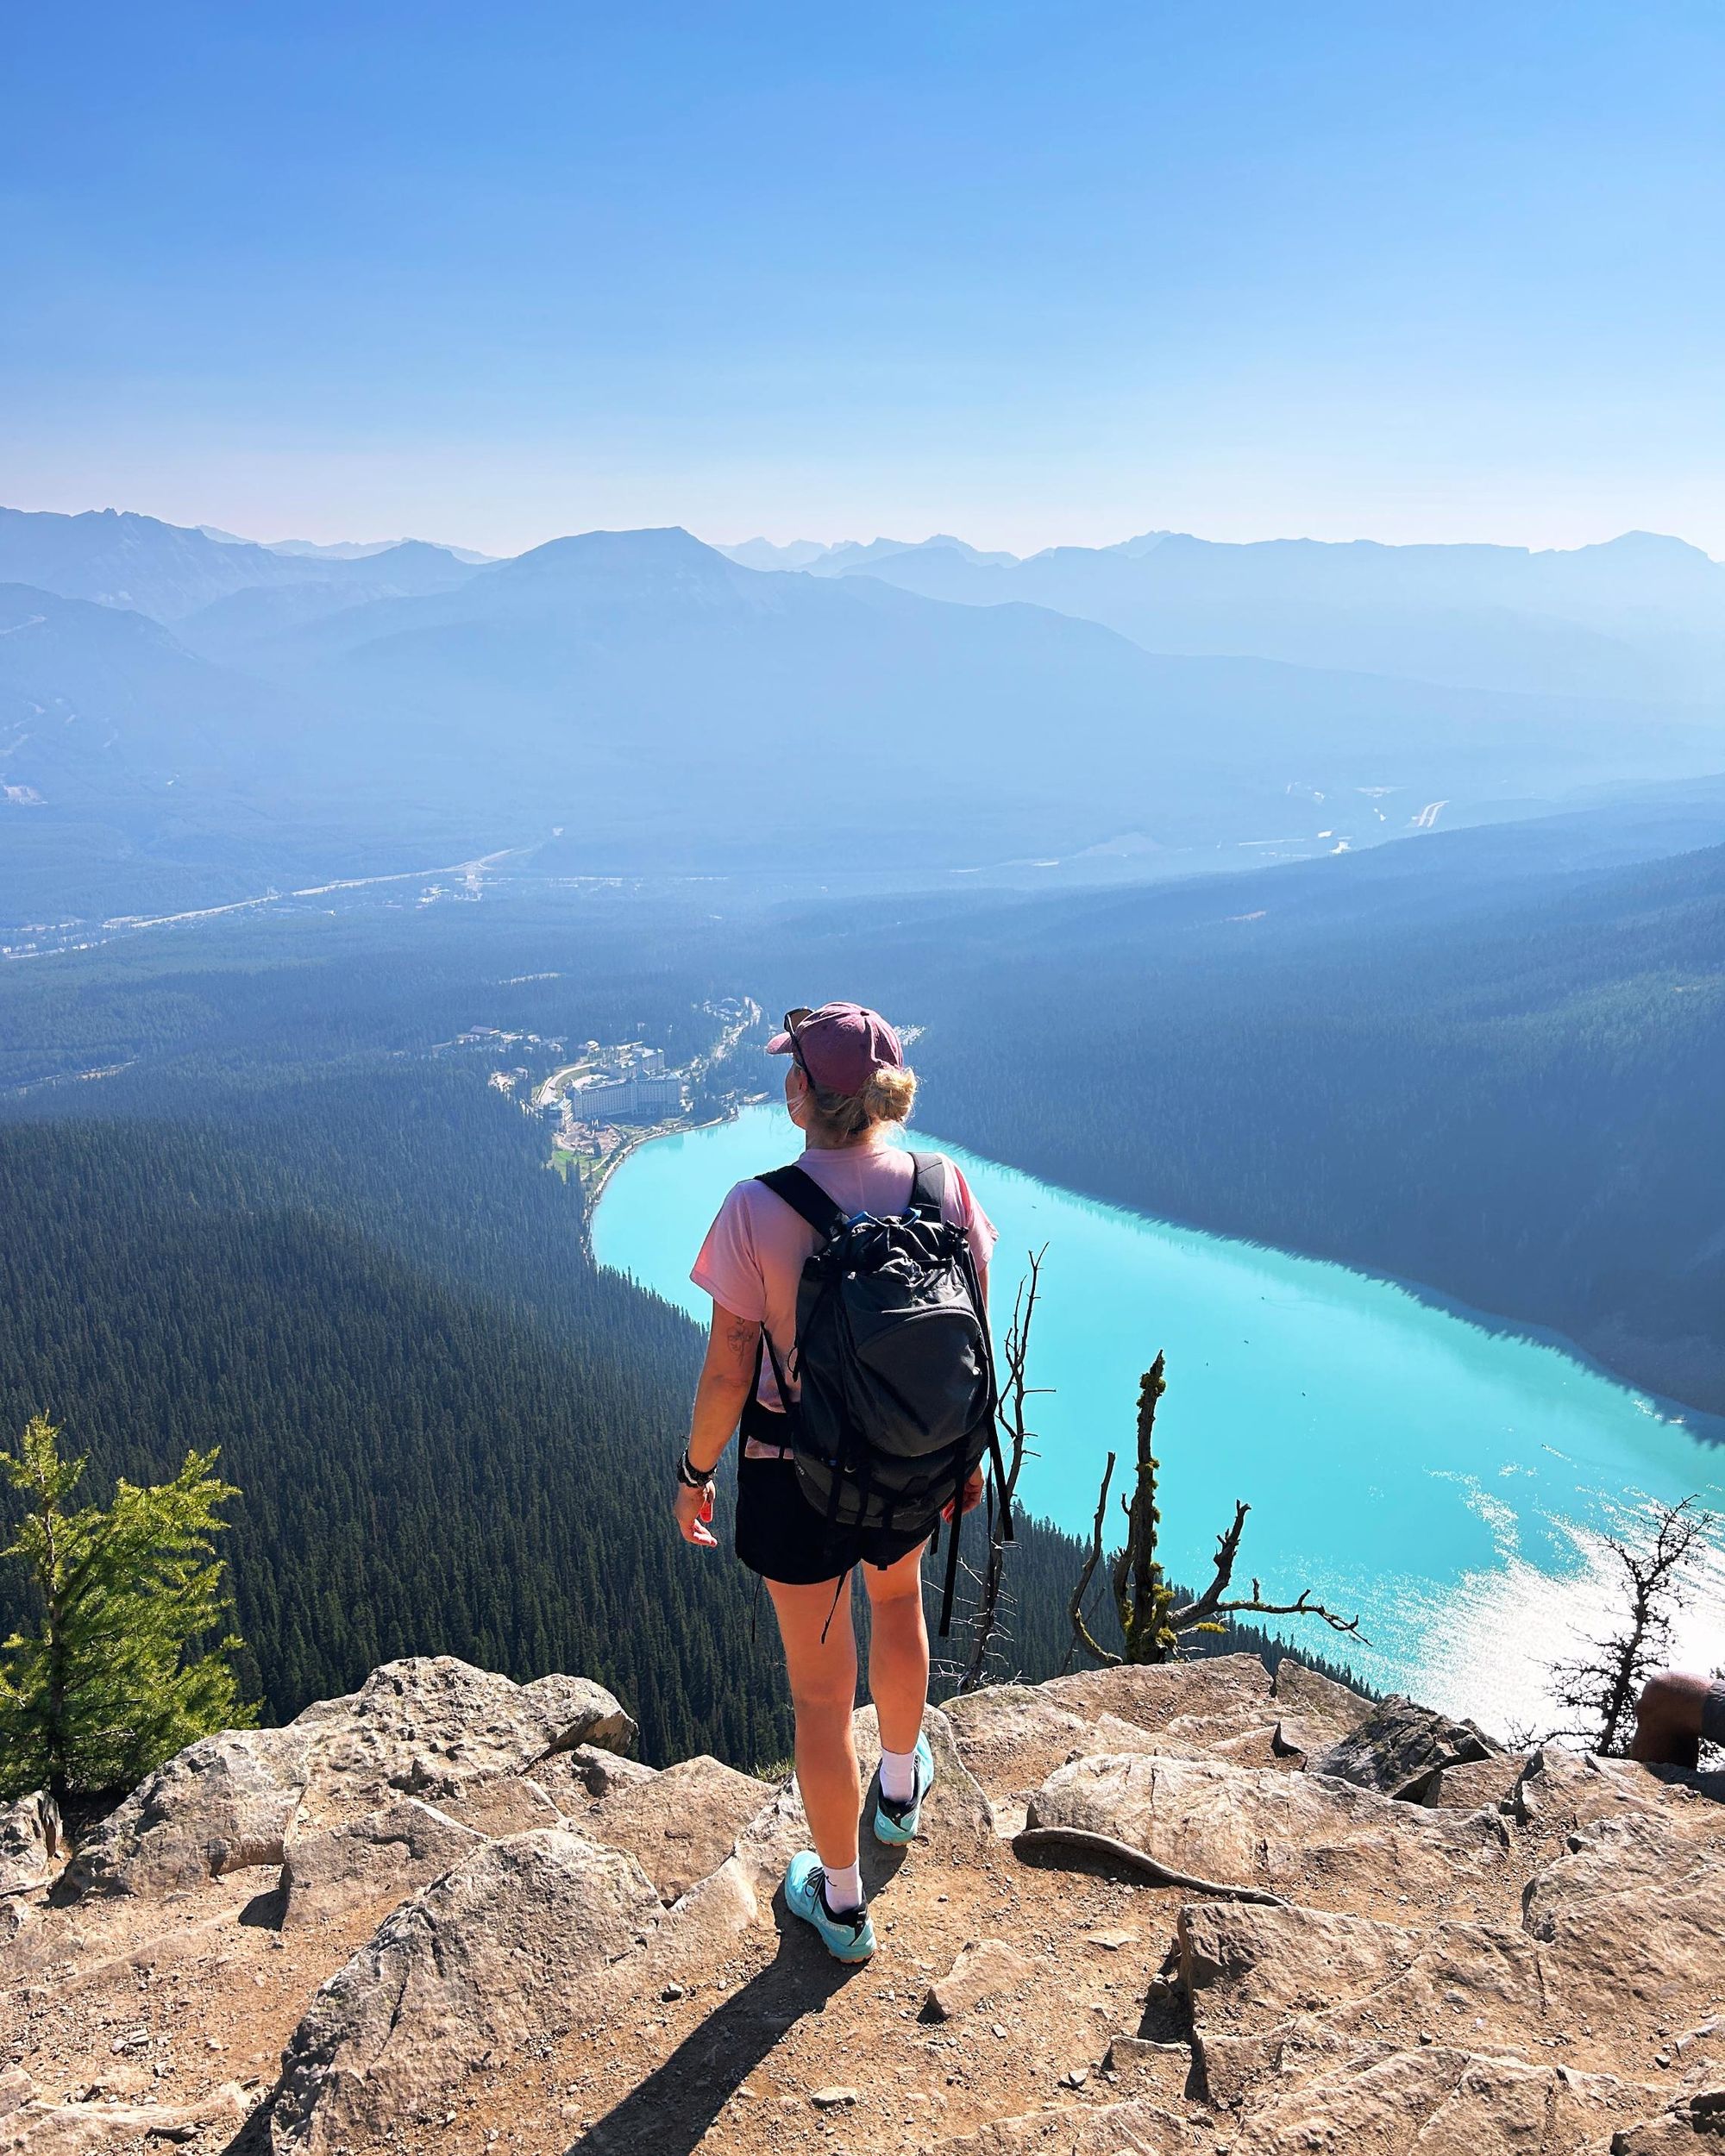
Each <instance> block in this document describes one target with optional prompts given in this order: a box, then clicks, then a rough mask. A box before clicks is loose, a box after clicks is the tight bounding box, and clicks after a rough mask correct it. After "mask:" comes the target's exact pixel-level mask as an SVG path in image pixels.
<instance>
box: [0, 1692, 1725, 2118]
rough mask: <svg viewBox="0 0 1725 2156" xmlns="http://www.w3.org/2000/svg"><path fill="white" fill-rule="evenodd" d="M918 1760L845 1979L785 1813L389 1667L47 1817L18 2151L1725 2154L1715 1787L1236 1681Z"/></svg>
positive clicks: (1006, 1716)
mask: <svg viewBox="0 0 1725 2156" xmlns="http://www.w3.org/2000/svg"><path fill="white" fill-rule="evenodd" d="M858 1727H859V1739H860V1741H861V1742H862V1745H863V1746H864V1748H865V1750H867V1749H869V1747H871V1745H872V1743H873V1736H872V1727H871V1717H870V1716H869V1714H867V1713H864V1714H862V1715H859V1717H858ZM929 1728H930V1735H931V1741H932V1742H933V1744H934V1745H935V1749H936V1752H937V1756H938V1760H939V1763H940V1766H941V1780H940V1783H939V1786H938V1789H937V1791H936V1793H935V1796H933V1798H931V1801H930V1802H929V1805H928V1807H927V1808H926V1812H925V1828H926V1832H925V1839H923V1840H922V1841H921V1842H920V1843H919V1845H918V1846H916V1847H914V1848H913V1849H912V1850H911V1851H909V1852H892V1853H891V1854H890V1855H889V1854H888V1852H883V1851H878V1850H875V1849H874V1848H873V1846H872V1845H866V1846H869V1851H870V1855H869V1860H868V1865H867V1868H868V1870H869V1873H870V1877H871V1890H872V1893H873V1896H874V1902H875V1924H876V1929H877V1931H878V1933H879V1935H880V1940H881V1947H880V1952H878V1953H877V1954H876V1955H875V1959H874V1960H873V1961H872V1962H871V1963H870V1964H869V1965H867V1966H866V1967H863V1968H862V1969H858V1970H854V1971H845V1970H842V1969H840V1968H839V1967H838V1966H837V1965H836V1964H834V1963H832V1962H831V1961H830V1960H828V1959H826V1957H825V1954H824V1953H823V1952H821V1950H820V1948H819V1945H818V1943H817V1942H816V1941H815V1940H814V1939H813V1938H812V1935H811V1934H808V1933H807V1932H806V1930H805V1929H804V1928H803V1927H800V1926H796V1925H794V1924H793V1923H791V1922H790V1921H788V1920H787V1919H786V1918H785V1916H784V1914H783V1910H782V1908H781V1906H779V1905H777V1904H775V1900H774V1890H775V1886H776V1884H777V1882H778V1878H779V1876H780V1874H781V1871H782V1869H783V1865H784V1863H785V1860H786V1858H787V1856H788V1855H789V1854H790V1852H792V1851H793V1849H795V1848H797V1847H799V1846H801V1843H802V1839H803V1836H802V1833H801V1821H800V1814H799V1811H798V1808H797V1804H796V1800H795V1796H794V1794H793V1791H792V1790H790V1789H786V1788H776V1789H775V1788H773V1787H770V1786H768V1784H766V1783H761V1782H757V1781H754V1780H752V1779H751V1778H750V1777H748V1776H746V1775H742V1774H738V1773H736V1772H735V1771H732V1770H731V1769H730V1768H728V1767H724V1766H722V1765H720V1764H718V1762H717V1761H715V1760H712V1759H695V1760H689V1761H686V1762H684V1763H683V1764H681V1765H679V1766H675V1767H672V1768H669V1769H668V1770H666V1771H664V1772H662V1773H654V1772H652V1771H649V1770H648V1769H646V1768H644V1767H642V1766H640V1765H637V1764H634V1763H633V1762H632V1761H631V1760H630V1758H628V1757H627V1752H628V1747H629V1744H630V1739H631V1737H632V1735H633V1728H632V1725H631V1724H630V1720H629V1717H628V1716H627V1714H625V1713H624V1711H623V1709H622V1708H621V1707H619V1705H618V1702H616V1701H615V1700H614V1699H612V1697H611V1696H610V1695H609V1694H607V1693H605V1692H604V1691H603V1690H601V1689H599V1687H598V1686H596V1685H593V1684H590V1683H586V1682H584V1681H582V1680H580V1679H577V1678H568V1677H548V1678H545V1679H543V1680H542V1681H541V1682H540V1683H536V1684H530V1685H526V1686H517V1685H514V1684H511V1683H508V1682H507V1681H506V1680H505V1679H504V1678H501V1677H495V1676H491V1675H488V1674H486V1672H484V1671H481V1670H475V1669H472V1668H469V1667H468V1666H467V1665H466V1664H462V1663H459V1662H454V1661H450V1660H447V1659H439V1660H430V1659H426V1660H417V1661H410V1662H400V1663H393V1664H389V1665H387V1666H386V1667H385V1668H383V1669H380V1670H377V1671H375V1672H374V1673H373V1676H372V1677H371V1678H370V1679H369V1680H368V1681H367V1683H366V1685H365V1686H364V1687H363V1689H361V1691H359V1692H357V1693H355V1694H354V1695H353V1696H352V1697H351V1698H348V1699H343V1700H335V1701H327V1702H322V1703H320V1704H319V1705H317V1706H316V1707H313V1708H309V1709H308V1710H307V1712H306V1713H305V1714H303V1715H301V1716H300V1718H299V1719H298V1720H297V1721H296V1722H293V1723H292V1724H291V1725H289V1726H288V1727H286V1728H285V1729H279V1730H267V1731H254V1732H248V1733H233V1734H229V1735H225V1736H221V1737H216V1738H211V1739H206V1740H205V1741H204V1742H203V1743H202V1744H199V1745H194V1746H193V1747H192V1748H191V1750H190V1751H188V1752H185V1753H183V1754H181V1755H180V1757H179V1758H177V1759H174V1760H172V1761H170V1762H169V1763H168V1764H167V1765H166V1766H165V1767H164V1768H162V1769H161V1770H160V1772H159V1773H157V1774H156V1775H155V1776H154V1777H152V1778H151V1780H150V1781H149V1782H147V1783H146V1784H145V1785H144V1786H143V1787H142V1788H141V1789H139V1790H137V1791H136V1792H135V1794H134V1795H133V1796H131V1797H130V1798H129V1800H128V1801H127V1802H125V1803H124V1804H123V1805H122V1806H121V1807H120V1808H119V1809H118V1810H117V1811H116V1812H115V1813H114V1814H111V1815H110V1817H109V1818H108V1819H107V1820H106V1821H104V1822H103V1824H102V1825H101V1826H100V1827H97V1829H95V1830H94V1831H93V1832H92V1833H91V1834H90V1835H89V1836H87V1837H86V1839H85V1845H84V1846H81V1847H79V1848H78V1850H77V1851H76V1852H68V1851H67V1850H66V1847H65V1846H64V1836H63V1833H62V1832H61V1830H60V1826H59V1822H58V1821H57V1820H56V1818H55V1816H54V1814H53V1808H52V1807H51V1806H49V1805H47V1804H46V1803H43V1802H38V1801H36V1800H27V1801H26V1802H24V1803H23V1804H22V1805H19V1806H16V1807H14V1808H13V1810H12V1811H11V1813H9V1814H0V1990H3V1993H4V1997H5V2002H6V2007H7V2009H8V2011H7V2014H6V2017H5V2022H4V2025H3V2034H4V2036H5V2038H6V2039H7V2040H6V2041H5V2043H4V2046H3V2049H0V2156H4V2153H5V2152H24V2151H28V2152H30V2153H31V2156H72V2152H78V2151H84V2150H101V2151H104V2152H113V2153H114V2156H121V2152H124V2151H133V2150H135V2151H144V2150H152V2149H156V2148H159V2147H162V2146H163V2145H165V2144H179V2145H181V2146H184V2147H195V2148H198V2149H201V2150H203V2151H204V2152H206V2156H213V2152H215V2151H216V2150H230V2151H232V2152H234V2156H337V2153H338V2152H342V2151H348V2152H352V2153H353V2156H361V2152H367V2151H372V2150H383V2149H389V2150H401V2151H405V2152H420V2151H423V2152H430V2151H437V2152H440V2156H455V2152H461V2153H462V2156H486V2152H488V2151H496V2152H499V2156H501V2152H503V2151H505V2150H508V2151H511V2152H512V2151H520V2150H527V2151H535V2152H537V2151H544V2152H561V2151H564V2150H568V2149H573V2148H577V2147H579V2148H581V2149H584V2150H586V2151H590V2152H592V2153H593V2156H609V2153H610V2152H613V2151H615V2152H622V2151H630V2152H640V2156H687V2152H691V2151H693V2150H695V2149H697V2148H699V2149H701V2150H703V2151H706V2152H712V2156H721V2153H729V2152H742V2151H750V2152H753V2151H766V2152H777V2151H780V2150H786V2151H790V2150H798V2149H810V2150H814V2149H819V2150H821V2151H824V2152H833V2153H834V2156H837V2152H840V2151H848V2152H850V2156H885V2152H888V2151H894V2152H897V2151H901V2150H906V2149H910V2150H944V2151H950V2152H951V2156H1020V2152H1024V2153H1025V2156H1029V2153H1030V2152H1036V2156H1128V2153H1131V2156H1147V2153H1148V2152H1152V2151H1154V2152H1167V2156H1176V2153H1178V2156H1228V2152H1237V2153H1238V2156H1259V2153H1260V2152H1261V2153H1262V2156H1282V2153H1283V2152H1288V2153H1289V2156H1292V2153H1293V2152H1296V2151H1298V2152H1330V2151H1334V2152H1352V2151H1359V2152H1362V2156H1367V2153H1369V2156H1402V2152H1408V2156H1414V2153H1415V2152H1418V2156H1452V2152H1453V2156H1486V2153H1488V2152H1495V2151H1497V2150H1516V2151H1529V2152H1539V2153H1540V2156H1561V2153H1562V2152H1566V2151H1571V2150H1583V2149H1588V2150H1598V2151H1601V2152H1603V2151H1605V2150H1607V2149H1610V2150H1612V2151H1614V2152H1617V2156H1705V2152H1706V2151H1708V2150H1709V2149H1716V2150H1718V2151H1720V2152H1721V2156H1725V1777H1711V1778H1709V1777H1704V1776H1697V1775H1687V1776H1685V1775H1681V1774H1678V1773H1676V1772H1675V1771H1666V1772H1661V1773H1658V1774H1655V1773H1653V1772H1649V1771H1646V1770H1643V1769H1640V1768H1636V1767H1631V1766H1626V1765H1623V1764H1618V1763H1609V1762H1601V1761H1595V1760H1591V1759H1587V1758H1581V1757H1578V1756H1577V1755H1575V1754H1572V1753H1567V1752H1559V1751H1555V1750H1552V1751H1547V1752H1543V1753H1535V1754H1534V1755H1533V1756H1531V1757H1529V1758H1509V1757H1505V1756H1503V1755H1502V1754H1501V1753H1499V1752H1496V1749H1495V1747H1493V1746H1492V1745H1490V1744H1489V1743H1488V1742H1487V1741H1485V1740H1484V1739H1482V1738H1481V1737H1480V1736H1479V1734H1478V1733H1477V1732H1476V1731H1474V1730H1472V1729H1471V1728H1470V1727H1467V1726H1465V1725H1460V1724H1455V1723H1451V1722H1446V1721H1445V1720H1443V1719H1442V1718H1441V1717H1439V1716H1436V1715H1432V1714H1427V1713H1426V1712H1425V1711H1424V1710H1422V1709H1420V1708H1410V1707H1408V1706H1407V1705H1406V1704H1405V1703H1402V1704H1397V1703H1391V1705H1390V1706H1389V1708H1372V1707H1371V1706H1370V1705H1369V1703H1368V1702H1365V1701H1364V1700H1361V1699H1358V1698H1357V1697H1356V1696H1355V1695H1352V1693H1349V1692H1346V1691H1344V1690H1343V1689H1340V1688H1339V1686H1336V1685H1334V1684H1332V1683H1328V1682H1327V1681H1326V1680H1325V1679H1323V1678H1321V1677H1317V1676H1315V1675H1314V1674H1313V1673H1311V1672H1309V1671H1307V1670H1303V1669H1301V1668H1300V1667H1298V1666H1297V1665H1296V1664H1293V1663H1284V1664H1283V1667H1282V1670H1281V1671H1280V1673H1279V1676H1278V1678H1277V1682H1276V1683H1275V1684H1274V1685H1272V1683H1271V1682H1270V1678H1269V1677H1268V1676H1267V1675H1266V1673H1265V1671H1264V1668H1263V1667H1262V1665H1261V1664H1258V1662H1257V1661H1255V1660H1252V1659H1251V1658H1246V1657H1230V1658H1222V1659H1218V1660H1214V1661H1205V1662H1199V1663H1195V1664H1185V1665H1182V1666H1177V1667H1172V1668H1164V1669H1144V1670H1109V1671H1101V1672H1095V1673H1091V1674H1087V1675H1082V1676H1078V1677H1067V1678H1062V1679H1059V1680H1057V1681H1056V1682H1054V1683H1049V1684H1044V1685H1042V1686H1039V1687H1036V1688H1024V1687H1017V1686H1003V1687H1000V1688H998V1689H994V1690H992V1691H988V1692H982V1693H977V1694H975V1695H972V1696H971V1697H969V1698H968V1699H964V1700H961V1701H958V1702H954V1703H953V1704H952V1706H951V1707H950V1708H949V1710H948V1711H947V1713H945V1714H931V1715H930V1718H929ZM1109 1843H1112V1844H1113V1845H1116V1846H1114V1847H1113V1848H1110V1847H1107V1846H1104V1845H1106V1844H1109ZM1121 1846H1124V1848H1122V1847H1121ZM1133 1851H1135V1852H1138V1856H1137V1857H1136V1858H1134V1857H1132V1855H1131V1854H1130V1853H1127V1852H1133ZM1170 1874H1174V1875H1178V1876H1179V1877H1182V1878H1183V1879H1184V1880H1185V1881H1186V1882H1187V1883H1184V1884H1170V1883H1167V1879H1168V1875H1170ZM1219 1890H1220V1891H1219Z"/></svg>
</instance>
